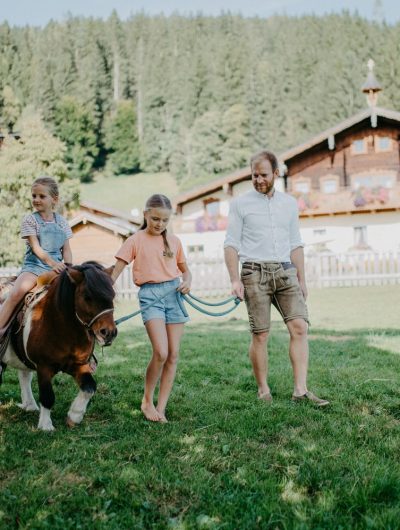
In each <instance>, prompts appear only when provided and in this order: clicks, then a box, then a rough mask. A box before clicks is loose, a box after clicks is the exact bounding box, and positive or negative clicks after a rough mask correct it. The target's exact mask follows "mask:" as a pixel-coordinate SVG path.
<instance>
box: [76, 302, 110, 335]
mask: <svg viewBox="0 0 400 530" xmlns="http://www.w3.org/2000/svg"><path fill="white" fill-rule="evenodd" d="M112 311H114V308H113V307H110V308H109V309H104V310H103V311H100V313H98V314H97V315H96V316H95V317H93V318H92V320H91V321H90V322H89V323H86V322H85V321H84V320H82V319H81V317H80V316H79V315H78V313H77V312H76V311H75V316H76V318H77V319H78V320H79V322H80V323H81V324H82V326H84V327H85V328H86V329H87V330H88V331H93V330H92V326H93V324H94V323H95V322H96V320H97V319H98V318H100V317H101V316H103V315H106V314H107V313H111V312H112Z"/></svg>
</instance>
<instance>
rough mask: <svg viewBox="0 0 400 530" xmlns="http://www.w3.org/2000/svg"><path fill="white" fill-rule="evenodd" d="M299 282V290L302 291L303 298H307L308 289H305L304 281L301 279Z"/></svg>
mask: <svg viewBox="0 0 400 530" xmlns="http://www.w3.org/2000/svg"><path fill="white" fill-rule="evenodd" d="M299 284H300V289H301V292H302V293H303V296H304V300H307V296H308V290H307V285H306V282H305V281H304V280H302V281H299Z"/></svg>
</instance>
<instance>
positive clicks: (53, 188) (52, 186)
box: [31, 176, 60, 201]
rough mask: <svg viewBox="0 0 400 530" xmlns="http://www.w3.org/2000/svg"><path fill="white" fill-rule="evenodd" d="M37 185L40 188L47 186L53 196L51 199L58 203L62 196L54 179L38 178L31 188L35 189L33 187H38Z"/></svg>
mask: <svg viewBox="0 0 400 530" xmlns="http://www.w3.org/2000/svg"><path fill="white" fill-rule="evenodd" d="M37 185H40V186H46V187H47V189H48V190H49V193H50V195H51V197H52V198H53V199H54V200H55V201H57V200H58V198H59V196H60V193H59V190H58V184H57V182H56V181H55V180H54V179H53V177H46V176H43V177H38V178H37V179H36V180H35V181H34V182H33V184H32V186H31V188H33V186H37Z"/></svg>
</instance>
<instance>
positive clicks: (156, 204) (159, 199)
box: [139, 193, 174, 258]
mask: <svg viewBox="0 0 400 530" xmlns="http://www.w3.org/2000/svg"><path fill="white" fill-rule="evenodd" d="M152 208H165V209H166V210H170V211H171V212H172V204H171V201H170V200H169V199H168V197H166V196H165V195H162V194H160V193H156V194H154V195H152V196H151V197H149V198H148V199H147V201H146V204H145V207H144V211H145V212H148V211H149V210H151V209H152ZM145 228H147V221H146V217H145V218H144V219H143V223H142V226H141V227H140V229H139V230H144V229H145ZM161 235H162V238H163V241H164V256H165V257H166V258H173V257H174V253H173V252H172V250H171V248H170V246H169V243H168V239H167V229H165V230H164V231H163V232H161Z"/></svg>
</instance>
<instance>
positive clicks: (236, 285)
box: [232, 280, 244, 300]
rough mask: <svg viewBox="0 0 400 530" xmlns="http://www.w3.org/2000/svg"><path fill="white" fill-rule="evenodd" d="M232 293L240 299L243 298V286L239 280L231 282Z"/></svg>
mask: <svg viewBox="0 0 400 530" xmlns="http://www.w3.org/2000/svg"><path fill="white" fill-rule="evenodd" d="M232 294H233V295H234V296H237V297H238V298H240V300H243V299H244V287H243V283H242V282H241V281H240V280H236V281H234V282H232Z"/></svg>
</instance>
